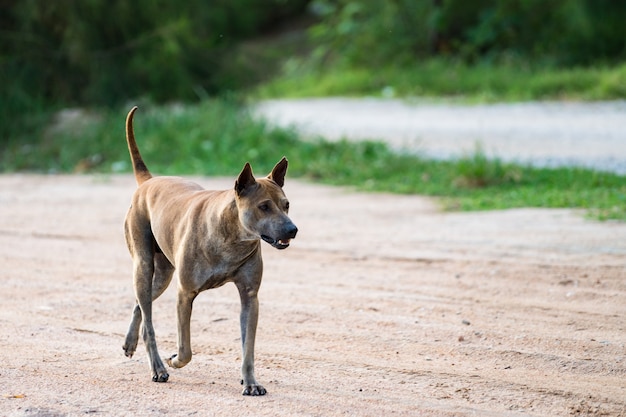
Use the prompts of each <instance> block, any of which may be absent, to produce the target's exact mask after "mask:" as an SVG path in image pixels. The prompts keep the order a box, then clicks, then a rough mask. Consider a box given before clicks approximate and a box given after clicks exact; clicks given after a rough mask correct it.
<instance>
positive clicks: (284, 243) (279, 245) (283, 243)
mask: <svg viewBox="0 0 626 417" xmlns="http://www.w3.org/2000/svg"><path fill="white" fill-rule="evenodd" d="M261 239H263V240H264V241H266V242H267V243H269V244H270V245H272V246H273V247H275V248H276V249H285V248H287V247H288V246H289V242H291V239H273V238H271V237H269V236H267V235H261Z"/></svg>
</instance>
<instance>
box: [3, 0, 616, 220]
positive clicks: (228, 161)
mask: <svg viewBox="0 0 626 417" xmlns="http://www.w3.org/2000/svg"><path fill="white" fill-rule="evenodd" d="M222 3H223V4H222ZM222 3H220V4H213V3H211V2H203V1H200V0H193V1H189V2H186V3H185V4H184V5H181V4H180V2H172V1H165V2H162V3H159V4H158V5H155V3H154V2H150V1H148V0H137V1H136V2H130V3H129V2H113V3H111V2H108V1H104V0H93V1H90V2H88V3H85V2H73V3H71V4H70V3H68V4H66V5H60V4H57V3H56V2H36V1H14V0H11V1H9V2H8V4H7V7H6V8H5V13H3V14H2V17H0V23H2V27H3V30H2V32H0V41H1V42H0V75H1V76H2V78H3V79H5V80H11V82H6V83H2V85H0V98H1V99H0V172H16V171H18V172H23V171H28V172H45V173H69V172H81V173H83V172H95V173H103V174H109V173H118V172H129V171H130V168H131V167H130V165H129V163H128V155H127V150H126V144H125V141H124V126H123V123H124V119H125V116H126V112H127V111H128V109H129V108H130V107H131V105H134V104H139V105H140V110H139V112H138V113H137V115H136V131H137V137H138V141H139V144H140V147H141V150H142V152H143V154H144V156H145V159H146V161H147V162H148V164H149V166H150V168H151V169H152V170H153V171H154V172H155V173H159V174H180V175H187V174H197V175H236V174H237V173H238V171H239V169H240V168H241V166H242V165H243V163H244V162H245V161H248V160H249V161H251V162H252V163H253V166H254V167H255V169H256V171H257V172H258V173H265V171H267V170H269V169H270V168H271V167H272V166H273V164H274V163H275V162H276V160H277V159H278V158H280V157H281V156H283V155H286V156H287V157H288V158H289V160H290V175H291V176H296V177H301V178H306V179H308V180H311V181H319V182H323V183H328V184H337V185H347V186H353V187H355V188H358V189H360V190H367V191H376V192H396V193H417V194H424V195H432V196H438V197H440V198H441V202H442V206H443V207H444V208H446V209H449V210H488V209H503V208H512V207H571V208H581V209H585V210H586V212H587V213H589V215H591V216H593V217H594V218H600V219H620V220H626V201H625V199H626V185H625V184H626V177H624V176H619V175H614V174H610V173H601V172H595V171H591V170H584V169H578V168H558V169H543V168H532V167H528V166H521V165H515V164H508V163H504V162H502V161H499V160H495V159H490V158H487V157H486V156H485V154H484V153H482V152H481V151H480V150H479V149H478V150H476V152H475V153H473V154H470V155H467V156H466V157H464V158H462V159H460V160H455V161H440V160H432V159H427V158H423V157H420V156H419V155H406V154H398V153H394V152H392V151H391V150H390V149H389V148H388V147H387V146H385V145H384V144H382V143H379V142H376V141H375V139H376V138H373V139H374V141H371V142H363V143H350V142H347V141H341V142H329V141H326V140H324V138H317V139H315V140H302V139H301V138H299V137H298V134H297V132H295V131H293V130H290V129H279V128H275V127H272V126H269V125H268V124H267V123H266V122H265V121H263V120H258V119H254V118H253V117H252V116H251V115H250V113H249V112H248V111H247V110H246V103H248V102H249V100H254V99H259V98H268V97H272V98H275V97H306V96H328V95H346V96H363V95H369V96H379V97H412V96H420V97H430V98H434V99H437V100H439V99H441V100H457V101H462V102H468V103H474V102H494V101H526V100H612V99H623V98H625V97H626V64H625V63H626V36H625V33H624V25H623V22H624V21H625V19H626V3H624V2H613V1H609V0H556V1H553V2H545V1H543V0H525V1H519V0H477V1H472V2H467V1H464V0H431V1H420V2H415V1H405V0H397V1H387V0H361V1H352V0H337V1H329V0H293V1H289V2H285V1H282V0H273V1H272V7H267V2H265V1H260V0H236V1H232V2H226V3H224V2H222ZM172 103H176V104H172ZM64 109H65V110H64ZM67 109H74V110H71V111H68V110H67ZM61 110H63V111H61Z"/></svg>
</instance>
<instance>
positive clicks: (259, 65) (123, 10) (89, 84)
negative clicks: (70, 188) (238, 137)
mask: <svg viewBox="0 0 626 417" xmlns="http://www.w3.org/2000/svg"><path fill="white" fill-rule="evenodd" d="M306 4H307V0H289V1H286V0H269V1H266V0H228V1H226V0H218V1H210V2H207V1H203V0H189V1H182V2H181V1H171V0H169V1H159V2H155V1H149V0H136V1H125V0H112V1H106V0H57V1H39V0H19V1H18V0H3V2H2V14H1V15H0V24H1V25H2V26H1V27H2V30H1V31H0V77H1V79H2V80H3V82H2V84H1V85H0V97H1V101H2V103H1V104H0V135H1V136H0V137H1V138H2V139H4V138H6V137H8V136H12V135H13V134H15V131H16V130H18V129H20V130H21V129H24V128H27V129H28V128H31V129H33V130H32V131H34V130H35V129H37V128H38V127H40V126H41V124H40V123H37V120H30V118H29V116H28V115H27V113H36V112H38V111H41V110H42V109H45V108H47V107H55V106H60V105H64V106H77V105H99V106H101V105H107V106H111V105H115V104H119V103H123V102H126V101H128V100H135V99H138V98H148V99H151V100H153V101H156V102H165V101H170V100H182V101H193V100H198V99H199V98H204V97H206V96H208V95H212V94H217V93H223V92H226V91H230V90H235V89H240V88H243V87H245V86H247V85H250V84H251V83H253V82H256V81H258V80H259V78H260V77H261V76H263V71H264V70H266V69H267V68H266V67H264V66H263V65H264V64H266V63H267V62H261V60H258V59H257V60H255V61H254V62H251V61H249V60H247V59H245V57H242V55H241V53H240V49H239V48H238V46H239V45H240V43H241V41H243V40H246V39H249V38H252V37H258V36H260V35H261V34H264V33H267V32H269V31H272V30H274V29H275V27H276V26H277V25H279V24H280V23H281V22H285V21H289V20H290V19H291V18H292V17H293V16H297V15H300V14H301V13H302V12H303V10H304V8H305V7H306ZM8 80H10V82H8ZM37 119H40V117H39V116H38V117H37ZM18 122H19V123H18ZM16 124H17V125H18V126H16ZM1 147H2V142H0V149H1Z"/></svg>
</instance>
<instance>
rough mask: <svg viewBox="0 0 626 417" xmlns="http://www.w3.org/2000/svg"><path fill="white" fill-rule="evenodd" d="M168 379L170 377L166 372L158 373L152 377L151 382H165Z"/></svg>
mask: <svg viewBox="0 0 626 417" xmlns="http://www.w3.org/2000/svg"><path fill="white" fill-rule="evenodd" d="M169 377H170V375H169V374H168V373H167V372H165V371H163V372H159V373H158V374H156V375H152V382H167V380H168V378H169Z"/></svg>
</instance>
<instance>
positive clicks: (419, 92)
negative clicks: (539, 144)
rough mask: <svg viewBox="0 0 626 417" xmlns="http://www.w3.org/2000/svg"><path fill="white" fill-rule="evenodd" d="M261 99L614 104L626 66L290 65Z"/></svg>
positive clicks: (625, 83) (623, 87)
mask: <svg viewBox="0 0 626 417" xmlns="http://www.w3.org/2000/svg"><path fill="white" fill-rule="evenodd" d="M254 94H255V95H256V96H258V97H261V98H271V97H320V96H363V95H373V96H387V97H388V96H398V97H415V96H418V97H437V98H440V97H446V98H457V99H462V100H465V101H471V102H493V101H529V100H612V99H621V98H624V97H625V96H626V64H622V65H620V66H615V67H602V68H569V69H559V68H549V67H538V68H533V67H531V66H529V65H513V64H510V65H489V64H477V65H473V66H469V65H466V64H462V63H459V62H455V61H448V60H443V59H431V60H429V61H426V62H422V63H420V64H419V65H418V66H415V67H397V66H393V67H386V68H385V67H383V68H379V69H373V68H351V67H342V66H331V67H330V68H325V69H320V68H319V67H316V66H313V65H311V64H309V63H307V62H306V61H298V60H295V59H294V60H291V61H287V63H286V64H285V66H284V70H283V73H282V75H281V76H279V77H277V78H276V79H274V80H273V81H271V82H269V83H267V84H264V85H262V86H260V87H259V88H258V89H257V90H256V91H255V93H254Z"/></svg>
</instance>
